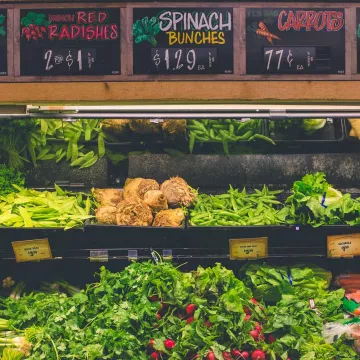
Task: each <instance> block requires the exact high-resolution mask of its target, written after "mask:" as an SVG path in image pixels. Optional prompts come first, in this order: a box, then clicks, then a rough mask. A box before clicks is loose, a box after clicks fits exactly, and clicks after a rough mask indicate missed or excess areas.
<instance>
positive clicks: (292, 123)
mask: <svg viewBox="0 0 360 360" xmlns="http://www.w3.org/2000/svg"><path fill="white" fill-rule="evenodd" d="M325 125H326V119H287V120H276V121H271V122H270V130H274V129H276V130H278V131H281V132H285V133H286V134H287V135H289V136H297V135H299V134H302V133H304V134H306V135H313V134H315V133H316V132H317V131H319V130H321V129H322V128H324V126H325Z"/></svg>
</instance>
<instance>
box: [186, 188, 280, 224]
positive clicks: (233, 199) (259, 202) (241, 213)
mask: <svg viewBox="0 0 360 360" xmlns="http://www.w3.org/2000/svg"><path fill="white" fill-rule="evenodd" d="M281 192H282V191H281V190H280V191H278V190H276V191H271V190H269V189H268V188H267V187H266V186H264V187H263V189H262V190H261V191H260V190H258V189H255V192H254V193H251V194H248V193H247V192H246V189H245V188H244V189H243V190H242V191H239V190H238V189H233V188H232V186H230V189H229V190H228V192H227V193H226V194H221V195H206V194H200V195H198V196H197V198H196V199H195V201H194V203H195V205H194V208H193V209H191V211H190V224H191V225H194V226H245V225H274V224H280V223H281V221H280V220H279V219H278V217H277V213H278V210H277V209H276V206H278V205H281V202H280V201H278V200H277V199H276V195H278V194H279V193H281Z"/></svg>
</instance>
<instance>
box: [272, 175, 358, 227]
mask: <svg viewBox="0 0 360 360" xmlns="http://www.w3.org/2000/svg"><path fill="white" fill-rule="evenodd" d="M286 203H287V205H288V206H287V207H286V208H284V209H283V210H282V211H281V213H280V214H279V216H280V217H281V218H282V219H284V220H285V221H287V222H288V223H300V224H309V225H312V226H314V227H318V226H321V225H332V224H348V225H356V224H359V223H360V202H359V201H358V200H355V199H352V198H351V195H350V194H345V195H342V194H341V193H340V192H339V191H337V190H336V189H334V188H332V187H331V186H330V185H329V184H328V182H327V181H326V176H325V174H324V173H319V172H318V173H315V174H308V175H305V176H304V177H303V178H302V180H301V181H295V183H294V185H293V187H292V195H291V196H289V197H288V199H287V201H286Z"/></svg>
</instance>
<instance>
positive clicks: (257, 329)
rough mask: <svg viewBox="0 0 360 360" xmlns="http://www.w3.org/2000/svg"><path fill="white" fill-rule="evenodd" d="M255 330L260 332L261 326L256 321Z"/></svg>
mask: <svg viewBox="0 0 360 360" xmlns="http://www.w3.org/2000/svg"><path fill="white" fill-rule="evenodd" d="M255 330H256V331H257V332H258V333H261V332H262V327H261V325H260V324H259V323H256V326H255Z"/></svg>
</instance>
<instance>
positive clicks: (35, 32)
mask: <svg viewBox="0 0 360 360" xmlns="http://www.w3.org/2000/svg"><path fill="white" fill-rule="evenodd" d="M45 33H46V27H45V26H38V25H34V24H30V25H29V26H25V27H23V28H22V30H21V36H25V37H26V39H27V40H28V41H30V40H38V39H43V38H44V34H45Z"/></svg>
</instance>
